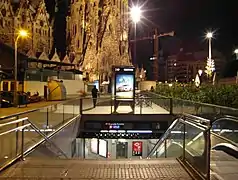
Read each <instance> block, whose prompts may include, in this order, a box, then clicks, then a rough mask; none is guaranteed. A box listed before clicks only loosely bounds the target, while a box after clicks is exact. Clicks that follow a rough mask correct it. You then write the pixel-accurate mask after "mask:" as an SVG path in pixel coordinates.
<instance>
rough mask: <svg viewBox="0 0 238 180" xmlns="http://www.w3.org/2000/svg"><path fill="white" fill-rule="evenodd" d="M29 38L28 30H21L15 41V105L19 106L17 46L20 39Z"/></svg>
mask: <svg viewBox="0 0 238 180" xmlns="http://www.w3.org/2000/svg"><path fill="white" fill-rule="evenodd" d="M26 37H28V32H27V31H26V30H23V29H21V30H19V31H18V33H17V37H16V39H15V63H14V65H15V66H14V67H15V69H14V80H15V83H14V84H15V88H14V105H15V106H17V73H18V72H17V70H18V69H17V68H18V67H17V65H18V62H17V45H18V40H19V39H20V38H26Z"/></svg>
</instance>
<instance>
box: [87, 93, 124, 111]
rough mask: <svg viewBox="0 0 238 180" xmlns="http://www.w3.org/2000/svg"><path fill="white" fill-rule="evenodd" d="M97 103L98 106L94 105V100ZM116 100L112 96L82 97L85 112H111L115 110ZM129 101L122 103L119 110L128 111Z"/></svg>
mask: <svg viewBox="0 0 238 180" xmlns="http://www.w3.org/2000/svg"><path fill="white" fill-rule="evenodd" d="M94 100H95V103H96V107H94V102H93V101H94ZM113 103H114V100H113V99H112V98H101V97H98V98H97V99H93V98H84V99H82V111H83V112H82V113H83V114H111V113H112V112H113V111H114V106H113ZM125 106H128V103H124V104H121V107H120V109H119V108H118V110H119V111H125V110H126V111H127V110H128V109H127V107H126V109H125Z"/></svg>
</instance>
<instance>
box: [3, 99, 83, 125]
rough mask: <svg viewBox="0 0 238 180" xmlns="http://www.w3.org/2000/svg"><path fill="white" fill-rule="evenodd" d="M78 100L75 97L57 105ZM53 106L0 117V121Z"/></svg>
mask: <svg viewBox="0 0 238 180" xmlns="http://www.w3.org/2000/svg"><path fill="white" fill-rule="evenodd" d="M79 99H81V97H76V98H74V99H69V100H66V101H63V102H59V103H57V105H62V104H66V103H69V102H71V101H75V100H79ZM53 105H55V104H50V105H48V106H44V107H41V108H36V109H31V110H28V111H23V112H19V113H15V114H11V115H7V116H1V117H0V121H1V120H4V119H8V118H14V117H17V116H21V115H24V114H28V113H32V112H35V111H39V110H41V109H45V108H48V107H51V106H53Z"/></svg>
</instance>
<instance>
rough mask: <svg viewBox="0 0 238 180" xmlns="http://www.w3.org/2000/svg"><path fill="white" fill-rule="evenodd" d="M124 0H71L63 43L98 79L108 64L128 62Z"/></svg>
mask: <svg viewBox="0 0 238 180" xmlns="http://www.w3.org/2000/svg"><path fill="white" fill-rule="evenodd" d="M128 17H129V14H128V4H127V1H123V0H71V4H70V10H69V15H68V17H67V47H68V53H69V56H70V57H71V59H72V58H73V59H74V62H75V61H76V62H77V64H78V65H79V68H80V69H81V70H82V71H83V72H86V73H87V74H89V77H90V81H93V80H97V79H100V80H101V82H102V81H103V80H104V79H105V78H106V77H108V76H110V74H111V69H112V66H117V65H130V64H131V63H130V59H129V50H128V29H129V27H128V19H129V18H128Z"/></svg>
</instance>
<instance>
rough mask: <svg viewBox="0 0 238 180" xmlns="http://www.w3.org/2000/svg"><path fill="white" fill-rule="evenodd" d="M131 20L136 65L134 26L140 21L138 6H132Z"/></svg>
mask: <svg viewBox="0 0 238 180" xmlns="http://www.w3.org/2000/svg"><path fill="white" fill-rule="evenodd" d="M130 14H131V19H132V21H133V22H134V27H135V28H134V31H135V32H134V40H135V43H134V64H135V63H136V24H137V23H138V22H139V21H140V19H141V8H140V7H138V6H134V7H132V8H131V13H130Z"/></svg>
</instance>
